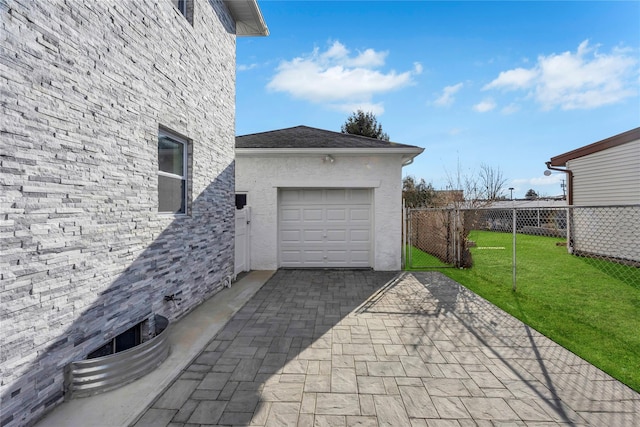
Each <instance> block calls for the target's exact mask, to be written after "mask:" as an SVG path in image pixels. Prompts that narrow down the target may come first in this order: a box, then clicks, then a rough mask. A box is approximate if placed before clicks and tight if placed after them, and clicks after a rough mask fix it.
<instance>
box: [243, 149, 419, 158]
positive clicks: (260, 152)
mask: <svg viewBox="0 0 640 427" xmlns="http://www.w3.org/2000/svg"><path fill="white" fill-rule="evenodd" d="M423 151H424V148H419V147H416V148H410V147H398V148H329V147H327V148H236V154H237V155H243V156H257V155H263V156H264V155H271V156H280V155H286V154H300V155H309V156H315V155H318V154H320V155H326V154H345V155H369V154H414V155H415V156H417V155H418V154H420V153H422V152H423Z"/></svg>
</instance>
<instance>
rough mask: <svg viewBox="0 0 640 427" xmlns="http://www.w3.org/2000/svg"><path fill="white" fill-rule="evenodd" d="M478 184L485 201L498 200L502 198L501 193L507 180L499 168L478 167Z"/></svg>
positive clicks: (483, 165)
mask: <svg viewBox="0 0 640 427" xmlns="http://www.w3.org/2000/svg"><path fill="white" fill-rule="evenodd" d="M478 177H479V180H480V182H479V184H480V186H481V188H482V192H484V197H485V199H486V200H500V199H502V198H504V196H503V194H502V191H503V190H504V186H505V184H506V183H507V180H506V179H505V178H504V176H503V175H502V171H501V170H500V168H499V167H495V166H489V165H486V164H482V165H480V173H479V175H478Z"/></svg>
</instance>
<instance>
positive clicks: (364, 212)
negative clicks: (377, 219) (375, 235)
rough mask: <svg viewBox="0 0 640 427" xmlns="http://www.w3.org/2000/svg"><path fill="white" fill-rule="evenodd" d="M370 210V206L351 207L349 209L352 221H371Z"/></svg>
mask: <svg viewBox="0 0 640 427" xmlns="http://www.w3.org/2000/svg"><path fill="white" fill-rule="evenodd" d="M370 212H371V211H370V210H369V209H368V208H351V209H349V219H350V220H351V221H366V222H367V223H368V222H369V218H370Z"/></svg>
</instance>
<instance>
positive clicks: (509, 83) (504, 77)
mask: <svg viewBox="0 0 640 427" xmlns="http://www.w3.org/2000/svg"><path fill="white" fill-rule="evenodd" d="M536 76H537V72H536V71H535V70H525V69H524V68H516V69H514V70H509V71H503V72H501V73H500V74H499V75H498V78H497V79H495V80H494V81H492V82H491V83H489V84H487V85H485V86H484V87H483V88H482V90H488V89H494V88H505V89H522V88H527V87H530V86H531V84H532V83H533V82H534V80H535V78H536Z"/></svg>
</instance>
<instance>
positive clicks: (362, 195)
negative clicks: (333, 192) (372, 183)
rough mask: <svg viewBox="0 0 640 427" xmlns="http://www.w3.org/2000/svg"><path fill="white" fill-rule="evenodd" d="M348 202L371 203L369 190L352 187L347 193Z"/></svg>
mask: <svg viewBox="0 0 640 427" xmlns="http://www.w3.org/2000/svg"><path fill="white" fill-rule="evenodd" d="M349 203H353V204H356V203H362V204H366V205H370V204H371V190H369V189H365V188H359V189H352V190H350V194H349Z"/></svg>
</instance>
